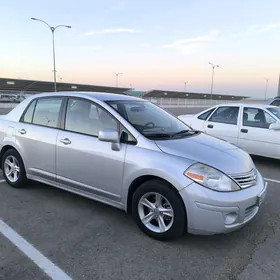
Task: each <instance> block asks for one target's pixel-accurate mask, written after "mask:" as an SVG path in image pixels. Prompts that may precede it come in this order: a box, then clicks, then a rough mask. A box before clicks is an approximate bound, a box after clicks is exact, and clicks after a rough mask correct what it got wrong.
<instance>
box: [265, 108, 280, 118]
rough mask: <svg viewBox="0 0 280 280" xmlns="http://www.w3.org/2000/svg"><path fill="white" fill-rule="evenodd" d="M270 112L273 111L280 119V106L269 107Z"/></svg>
mask: <svg viewBox="0 0 280 280" xmlns="http://www.w3.org/2000/svg"><path fill="white" fill-rule="evenodd" d="M267 110H268V111H269V112H271V113H272V114H273V115H274V116H276V117H277V118H278V119H280V108H267Z"/></svg>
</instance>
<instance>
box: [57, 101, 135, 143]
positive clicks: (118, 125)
mask: <svg viewBox="0 0 280 280" xmlns="http://www.w3.org/2000/svg"><path fill="white" fill-rule="evenodd" d="M65 99H66V100H65V104H64V107H63V112H62V114H61V122H60V124H61V130H63V131H66V132H70V133H76V134H79V135H84V136H89V137H94V138H97V139H98V135H92V134H87V133H83V132H78V131H72V130H68V129H66V128H65V124H66V114H67V107H68V102H69V100H70V99H76V100H77V99H79V100H83V101H87V102H89V103H92V104H93V105H95V106H96V107H97V108H99V109H101V110H103V111H105V112H106V113H107V114H109V115H110V117H111V118H112V119H114V120H115V121H116V122H117V129H118V134H119V139H120V143H122V144H128V145H137V143H138V142H137V140H136V138H135V137H134V135H133V134H132V133H131V132H130V131H129V130H128V129H127V128H126V127H125V126H124V125H123V124H122V123H121V122H120V121H119V120H118V119H117V118H116V117H115V116H114V115H113V114H112V113H110V112H109V111H108V110H107V109H106V108H104V107H103V106H101V105H100V104H98V103H96V102H94V101H93V100H90V99H87V98H84V97H79V96H67V97H66V98H65ZM121 126H123V127H124V128H125V129H126V130H127V131H128V132H129V133H130V135H131V136H132V137H133V139H134V140H135V141H123V142H122V141H121Z"/></svg>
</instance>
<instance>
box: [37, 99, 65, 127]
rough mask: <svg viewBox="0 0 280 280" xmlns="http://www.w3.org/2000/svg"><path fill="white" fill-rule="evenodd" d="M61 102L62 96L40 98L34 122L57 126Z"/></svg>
mask: <svg viewBox="0 0 280 280" xmlns="http://www.w3.org/2000/svg"><path fill="white" fill-rule="evenodd" d="M61 104H62V97H60V98H58V97H55V98H40V99H38V101H37V104H36V107H35V112H34V116H33V122H32V123H34V124H38V125H43V126H49V127H57V123H58V118H59V111H60V107H61Z"/></svg>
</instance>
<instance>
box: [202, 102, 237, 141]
mask: <svg viewBox="0 0 280 280" xmlns="http://www.w3.org/2000/svg"><path fill="white" fill-rule="evenodd" d="M239 119H240V106H238V105H235V106H234V105H232V106H231V105H229V106H219V107H218V108H217V110H216V111H215V112H214V113H213V114H212V115H211V116H210V118H209V119H208V120H207V121H205V122H204V130H205V132H206V133H207V134H209V135H212V136H215V137H217V138H220V139H223V140H226V141H228V142H229V143H232V144H235V145H236V144H237V142H238V140H237V139H238V125H239Z"/></svg>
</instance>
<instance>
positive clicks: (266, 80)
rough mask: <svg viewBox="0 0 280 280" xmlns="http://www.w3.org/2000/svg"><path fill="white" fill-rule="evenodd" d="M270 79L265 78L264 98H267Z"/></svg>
mask: <svg viewBox="0 0 280 280" xmlns="http://www.w3.org/2000/svg"><path fill="white" fill-rule="evenodd" d="M268 81H269V78H265V92H264V100H266V95H267V86H268Z"/></svg>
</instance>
